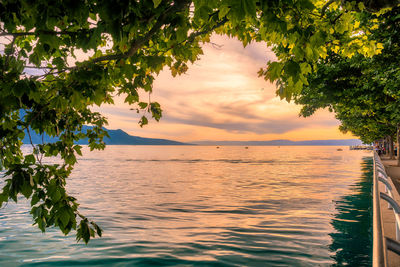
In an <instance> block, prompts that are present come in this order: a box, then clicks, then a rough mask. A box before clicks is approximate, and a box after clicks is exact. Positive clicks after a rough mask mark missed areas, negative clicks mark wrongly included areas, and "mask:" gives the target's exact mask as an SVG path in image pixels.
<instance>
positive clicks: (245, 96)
mask: <svg viewBox="0 0 400 267" xmlns="http://www.w3.org/2000/svg"><path fill="white" fill-rule="evenodd" d="M215 44H217V45H215ZM203 49H204V55H202V56H201V58H200V60H198V61H197V62H195V63H194V64H193V65H189V70H188V71H187V73H186V74H183V75H181V76H177V77H175V78H174V77H172V75H171V73H170V70H169V69H168V68H166V69H164V70H163V71H162V72H161V73H160V74H159V76H158V77H157V78H156V79H155V82H154V87H153V93H152V94H151V96H150V97H151V101H157V102H159V103H160V104H161V108H162V109H163V117H162V118H161V120H160V122H156V121H155V120H154V119H152V120H149V124H148V125H146V126H144V127H143V128H141V127H140V126H139V125H138V121H139V115H138V114H136V111H132V110H130V108H131V107H130V106H129V105H128V104H125V103H123V99H122V98H117V99H115V105H106V106H102V107H101V108H100V109H97V110H99V111H100V112H101V113H102V114H103V115H105V116H106V117H107V118H108V121H109V125H108V126H107V128H109V129H122V130H124V131H125V132H127V133H129V134H131V135H136V136H142V137H149V138H166V139H172V140H176V141H183V142H189V141H200V140H217V141H221V140H230V141H231V140H237V141H245V140H249V141H264V140H275V139H290V140H294V141H298V140H322V139H349V138H354V137H353V136H352V135H350V134H347V135H344V134H342V133H340V132H339V130H338V125H339V124H340V123H339V121H337V120H336V119H335V118H334V114H333V113H330V112H329V111H327V110H320V111H318V112H317V113H316V114H314V115H313V116H311V117H308V118H302V117H299V116H298V113H299V110H300V108H301V107H300V106H297V105H295V104H294V103H288V102H286V101H285V100H280V98H279V97H276V94H275V91H276V88H275V85H273V84H271V83H269V82H267V81H265V80H264V79H263V78H260V77H258V74H257V72H258V70H259V69H260V68H261V67H265V66H266V63H267V62H268V61H269V60H274V59H275V56H274V54H273V52H271V50H270V49H269V48H268V47H267V46H266V44H265V43H252V44H250V45H248V46H247V47H246V48H244V47H243V45H242V43H241V42H239V41H238V40H236V39H231V38H229V37H226V36H219V35H214V36H213V37H212V38H211V43H209V44H205V45H204V47H203ZM143 97H144V99H146V100H147V98H148V96H147V95H144V96H143ZM148 117H151V116H148Z"/></svg>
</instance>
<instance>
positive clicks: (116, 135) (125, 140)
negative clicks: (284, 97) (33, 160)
mask: <svg viewBox="0 0 400 267" xmlns="http://www.w3.org/2000/svg"><path fill="white" fill-rule="evenodd" d="M89 128H90V127H89V126H84V128H83V130H84V131H85V130H87V129H89ZM106 130H107V132H108V134H109V135H110V138H108V137H106V138H104V141H105V143H106V144H107V145H157V146H161V145H169V146H178V145H204V146H354V145H361V144H362V142H361V141H360V140H358V139H343V140H340V139H339V140H310V141H291V140H271V141H195V142H191V143H182V142H177V141H173V140H168V139H156V138H145V137H139V136H133V135H129V134H127V133H126V132H124V131H123V130H121V129H118V130H108V129H106ZM31 137H32V142H33V143H34V144H41V143H42V136H41V135H38V134H35V133H34V132H33V131H31ZM57 140H58V138H57V137H50V136H48V135H44V136H43V141H44V142H45V143H50V142H55V141H57ZM22 142H23V143H24V144H29V143H30V141H29V137H28V134H25V138H24V139H23V140H22ZM87 143H88V142H87V140H81V141H79V144H87Z"/></svg>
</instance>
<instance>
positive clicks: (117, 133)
mask: <svg viewBox="0 0 400 267" xmlns="http://www.w3.org/2000/svg"><path fill="white" fill-rule="evenodd" d="M89 128H90V127H89V126H84V128H83V131H86V130H87V129H89ZM106 130H107V132H108V134H109V135H110V138H108V137H106V138H104V142H105V143H106V144H107V145H157V146H162V145H167V146H179V145H191V144H188V143H182V142H177V141H172V140H167V139H157V138H144V137H139V136H132V135H129V134H127V133H126V132H124V131H123V130H121V129H118V130H109V129H106ZM31 137H32V142H33V143H34V144H41V143H42V136H41V135H39V134H36V133H34V132H33V131H31ZM57 140H58V138H56V137H50V136H48V135H44V136H43V142H45V143H50V142H55V141H57ZM22 142H23V143H24V144H30V141H29V136H28V134H26V133H25V138H24V139H23V140H22ZM87 143H88V141H87V139H86V140H85V139H83V140H80V141H79V142H78V144H87Z"/></svg>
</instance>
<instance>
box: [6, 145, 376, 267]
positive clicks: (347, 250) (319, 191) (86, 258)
mask: <svg viewBox="0 0 400 267" xmlns="http://www.w3.org/2000/svg"><path fill="white" fill-rule="evenodd" d="M336 149H337V147H280V148H278V147H249V149H244V147H221V148H220V149H217V148H215V147H186V146H185V147H179V146H168V147H157V146H109V147H107V149H106V150H105V151H101V152H91V153H89V152H87V153H84V157H83V158H82V159H81V160H80V162H79V164H78V166H77V167H76V169H75V171H74V173H73V175H72V177H71V178H70V180H69V186H68V190H69V192H70V193H71V194H73V195H74V196H76V197H78V199H79V201H80V203H81V212H82V213H83V214H85V215H88V216H89V217H91V218H93V219H94V220H95V221H96V222H97V223H98V224H99V225H101V226H102V228H103V229H104V236H103V238H100V239H94V240H92V241H91V242H90V243H89V245H87V246H86V245H84V244H80V243H79V244H77V243H76V242H75V236H74V235H71V236H67V237H64V236H63V235H62V234H59V232H58V231H56V230H54V229H50V230H49V231H47V232H46V233H45V234H42V233H41V232H40V230H38V229H36V227H32V226H31V224H32V219H31V217H30V215H29V211H28V207H27V204H26V202H24V201H21V202H19V203H18V205H16V204H11V203H10V204H8V205H7V206H6V207H5V208H2V209H0V266H19V265H22V266H79V265H80V266H88V265H96V266H105V265H108V266H160V265H162V266H165V265H179V266H188V265H199V266H332V265H337V266H342V265H346V264H349V265H352V266H370V265H371V259H370V252H371V250H372V249H371V197H370V194H371V181H372V178H371V175H372V173H371V170H372V160H371V154H370V153H369V152H363V151H349V150H348V149H347V148H343V149H344V151H337V150H336Z"/></svg>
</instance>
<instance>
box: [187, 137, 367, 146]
mask: <svg viewBox="0 0 400 267" xmlns="http://www.w3.org/2000/svg"><path fill="white" fill-rule="evenodd" d="M192 143H193V144H196V145H205V146H356V145H361V144H362V142H361V141H360V140H358V139H337V140H309V141H291V140H285V139H283V140H271V141H198V142H192Z"/></svg>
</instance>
